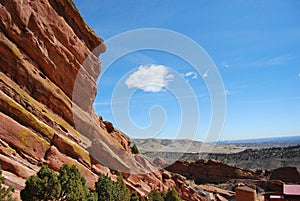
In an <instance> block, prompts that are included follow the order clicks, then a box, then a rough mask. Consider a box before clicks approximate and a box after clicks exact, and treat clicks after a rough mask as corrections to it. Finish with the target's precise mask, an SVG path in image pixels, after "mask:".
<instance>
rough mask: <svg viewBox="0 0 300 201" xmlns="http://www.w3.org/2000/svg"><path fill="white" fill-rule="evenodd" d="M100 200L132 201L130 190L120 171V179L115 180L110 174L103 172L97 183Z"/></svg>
mask: <svg viewBox="0 0 300 201" xmlns="http://www.w3.org/2000/svg"><path fill="white" fill-rule="evenodd" d="M95 186H96V191H97V193H98V200H99V201H120V200H122V201H130V191H129V189H128V188H127V187H126V184H125V183H124V180H123V176H122V174H121V173H118V181H117V182H116V183H115V182H113V181H112V180H111V179H110V177H108V175H104V174H101V175H99V179H98V181H97V182H96V184H95Z"/></svg>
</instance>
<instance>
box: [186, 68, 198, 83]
mask: <svg viewBox="0 0 300 201" xmlns="http://www.w3.org/2000/svg"><path fill="white" fill-rule="evenodd" d="M182 76H183V77H184V78H185V79H186V81H187V82H189V80H191V79H192V80H194V79H198V78H199V77H198V73H196V72H194V71H190V72H186V73H184V74H182Z"/></svg>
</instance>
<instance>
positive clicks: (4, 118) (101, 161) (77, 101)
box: [0, 0, 204, 200]
mask: <svg viewBox="0 0 300 201" xmlns="http://www.w3.org/2000/svg"><path fill="white" fill-rule="evenodd" d="M0 18H1V20H0V52H1V56H0V88H1V92H0V163H1V167H2V169H3V170H4V171H3V175H4V176H5V177H6V183H7V184H8V185H13V186H14V187H15V188H16V189H17V190H21V189H22V188H24V185H25V180H26V179H27V178H28V177H29V176H30V175H32V174H35V173H36V172H37V171H38V170H39V169H40V167H41V165H43V164H48V166H49V167H51V168H52V169H53V170H56V171H57V170H58V169H59V168H60V167H61V166H62V164H64V163H66V164H76V165H77V166H78V168H79V169H80V171H81V173H82V174H83V175H84V176H85V177H86V178H87V183H88V185H89V187H90V188H93V186H94V183H95V181H96V180H97V175H98V174H100V173H107V174H108V175H110V176H111V177H112V178H113V179H114V180H115V179H116V176H115V172H116V170H119V171H121V172H124V173H123V175H124V178H125V182H126V184H127V185H128V187H129V188H130V189H132V190H136V191H138V193H139V195H140V196H145V195H147V194H148V193H149V191H150V190H151V189H153V188H158V189H159V190H167V189H168V188H169V187H171V186H175V187H176V188H177V190H178V191H179V192H180V193H181V195H182V197H183V198H184V199H186V200H204V199H202V198H201V197H200V196H199V195H197V193H196V192H195V191H194V190H193V189H191V188H189V187H187V186H186V185H185V181H184V180H182V179H179V178H178V177H177V176H176V175H175V174H167V173H164V174H163V172H162V171H161V170H158V169H156V168H155V167H154V166H153V165H152V164H151V163H150V162H149V161H148V160H147V159H146V158H145V157H143V156H142V155H133V154H132V153H131V151H130V139H129V138H128V137H127V136H126V135H124V134H123V133H122V132H120V131H118V130H116V129H115V128H114V127H113V125H112V124H111V123H109V122H105V121H103V120H102V118H100V117H98V116H97V115H96V113H95V111H94V109H93V101H94V99H95V96H96V92H97V85H96V79H97V77H98V75H99V73H100V70H101V68H100V61H99V60H98V56H99V54H101V53H103V52H104V51H105V48H106V47H105V45H104V44H103V41H102V39H101V38H99V37H98V36H97V35H96V34H95V33H94V32H93V31H92V30H91V29H90V28H89V27H88V26H87V25H86V24H85V22H84V21H83V19H82V17H81V16H80V14H79V13H78V10H77V9H76V7H75V5H74V4H73V3H72V1H70V0H35V1H32V0H0ZM95 48H96V49H95ZM83 64H88V65H83ZM74 89H76V90H74ZM87 150H88V151H87ZM140 169H143V170H147V173H145V174H132V173H136V172H138V171H139V170H140ZM163 175H164V176H163ZM166 175H168V176H166Z"/></svg>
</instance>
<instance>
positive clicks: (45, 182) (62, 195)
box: [21, 165, 98, 201]
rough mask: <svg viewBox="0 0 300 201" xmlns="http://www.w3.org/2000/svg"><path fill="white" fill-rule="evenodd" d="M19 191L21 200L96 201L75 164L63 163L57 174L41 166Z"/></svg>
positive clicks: (94, 195)
mask: <svg viewBox="0 0 300 201" xmlns="http://www.w3.org/2000/svg"><path fill="white" fill-rule="evenodd" d="M25 184H26V186H25V189H23V190H22V191H21V199H22V200H23V201H40V200H43V201H50V200H51V201H97V200H98V199H97V195H96V194H95V193H92V192H90V190H89V189H88V188H87V186H86V181H85V178H84V177H83V176H81V174H80V172H79V170H78V169H77V167H76V166H75V165H72V166H68V165H63V166H62V167H61V168H60V170H59V175H57V174H56V173H54V172H53V171H51V170H50V169H49V168H48V167H47V166H42V168H41V169H40V171H39V172H38V173H37V175H34V176H30V177H29V178H28V179H27V181H26V183H25Z"/></svg>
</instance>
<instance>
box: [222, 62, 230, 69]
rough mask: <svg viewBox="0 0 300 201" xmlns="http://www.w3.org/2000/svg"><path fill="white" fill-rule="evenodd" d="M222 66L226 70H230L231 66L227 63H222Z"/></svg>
mask: <svg viewBox="0 0 300 201" xmlns="http://www.w3.org/2000/svg"><path fill="white" fill-rule="evenodd" d="M222 66H224V67H225V68H230V66H229V65H228V64H226V63H222Z"/></svg>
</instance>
